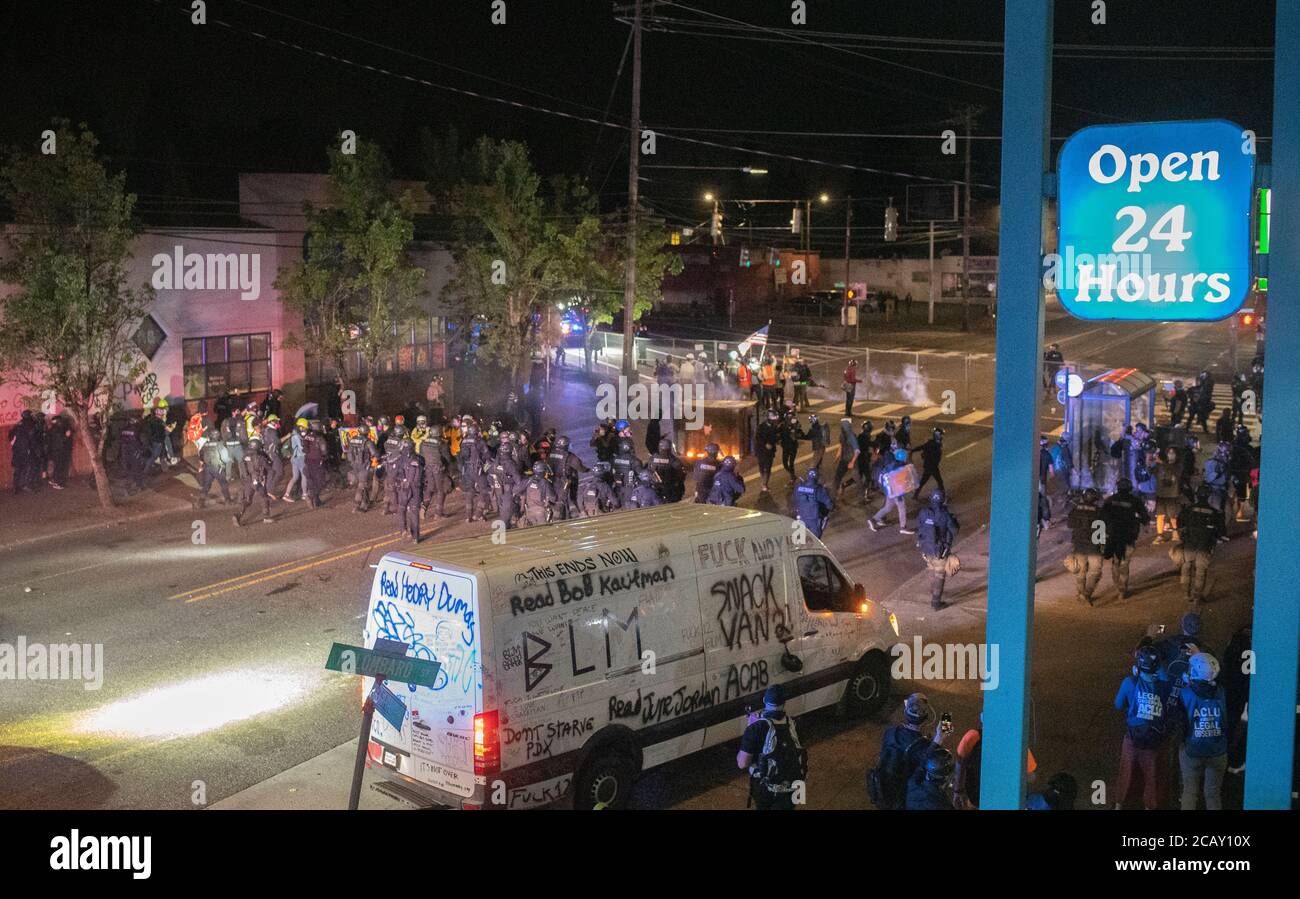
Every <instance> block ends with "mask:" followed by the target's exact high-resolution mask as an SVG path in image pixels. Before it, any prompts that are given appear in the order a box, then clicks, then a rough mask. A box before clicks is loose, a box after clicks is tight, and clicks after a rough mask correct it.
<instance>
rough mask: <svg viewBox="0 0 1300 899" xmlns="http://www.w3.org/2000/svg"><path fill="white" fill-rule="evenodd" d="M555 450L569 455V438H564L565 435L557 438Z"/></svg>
mask: <svg viewBox="0 0 1300 899" xmlns="http://www.w3.org/2000/svg"><path fill="white" fill-rule="evenodd" d="M555 448H556V449H557V450H559V451H560V452H562V453H567V452H568V451H569V438H568V437H566V436H564V435H563V434H561V435H560V436H559V437H556V438H555Z"/></svg>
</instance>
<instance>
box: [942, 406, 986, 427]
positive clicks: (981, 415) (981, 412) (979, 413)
mask: <svg viewBox="0 0 1300 899" xmlns="http://www.w3.org/2000/svg"><path fill="white" fill-rule="evenodd" d="M992 417H993V410H992V409H976V410H975V411H974V412H968V413H966V414H965V415H963V416H961V417H960V418H954V419H953V420H952V423H953V424H955V425H977V424H980V423H982V422H983V421H984V420H985V419H987V418H992Z"/></svg>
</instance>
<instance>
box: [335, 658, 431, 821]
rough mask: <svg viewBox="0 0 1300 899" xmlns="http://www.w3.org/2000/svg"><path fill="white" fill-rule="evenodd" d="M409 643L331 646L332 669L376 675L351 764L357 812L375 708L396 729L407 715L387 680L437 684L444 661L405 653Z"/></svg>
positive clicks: (351, 796) (351, 806)
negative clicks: (419, 657) (366, 646)
mask: <svg viewBox="0 0 1300 899" xmlns="http://www.w3.org/2000/svg"><path fill="white" fill-rule="evenodd" d="M406 649H407V644H405V643H403V642H401V641H400V640H385V639H383V638H382V637H381V638H379V639H377V640H375V645H374V648H373V649H366V648H365V647H362V646H350V645H348V644H346V643H335V644H334V645H333V646H331V647H330V654H329V657H328V658H327V659H326V660H325V667H326V668H327V669H328V670H330V671H340V672H342V673H343V674H359V675H361V676H362V677H373V678H374V679H375V683H374V685H373V686H372V687H371V688H370V693H369V694H368V695H367V696H366V701H365V703H364V704H363V705H362V706H361V737H360V739H359V740H358V741H357V755H356V761H355V763H354V764H353V767H352V789H351V791H350V792H349V793H348V811H350V812H354V811H356V809H357V805H358V804H359V803H360V801H361V776H362V772H364V771H365V767H366V748H367V746H368V745H369V744H370V724H371V722H372V721H374V718H375V710H376V709H378V710H379V714H380V715H382V716H383V717H384V719H385V720H386V721H387V722H388V723H389V724H391V725H392V726H393V728H394V729H396V730H401V729H402V722H403V721H404V720H405V719H406V703H405V702H403V701H402V700H401V699H400V698H399V697H398V696H397V695H396V694H394V693H393V691H392V690H390V689H388V685H387V684H386V683H385V681H389V680H393V681H397V682H398V683H404V684H414V685H415V686H418V687H430V688H432V687H433V686H434V683H435V682H436V680H437V677H438V671H439V669H441V667H442V665H441V663H439V662H437V661H431V660H429V659H415V658H410V657H408V656H407V655H406Z"/></svg>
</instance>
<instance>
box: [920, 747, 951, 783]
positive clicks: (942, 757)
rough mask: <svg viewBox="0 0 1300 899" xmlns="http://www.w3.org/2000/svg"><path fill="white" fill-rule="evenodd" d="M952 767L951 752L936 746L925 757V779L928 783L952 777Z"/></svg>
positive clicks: (940, 781)
mask: <svg viewBox="0 0 1300 899" xmlns="http://www.w3.org/2000/svg"><path fill="white" fill-rule="evenodd" d="M953 767H954V763H953V760H952V753H951V752H949V751H948V750H946V749H944V748H943V747H942V746H936V747H934V748H933V749H931V750H930V752H929V754H927V755H926V757H925V779H926V780H928V781H929V782H930V783H943V782H944V781H946V780H947V779H948V778H950V777H952V771H953Z"/></svg>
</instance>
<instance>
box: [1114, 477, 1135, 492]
mask: <svg viewBox="0 0 1300 899" xmlns="http://www.w3.org/2000/svg"><path fill="white" fill-rule="evenodd" d="M1132 490H1133V482H1132V481H1130V480H1129V479H1128V478H1120V479H1119V480H1118V481H1116V482H1115V492H1116V493H1131V492H1132Z"/></svg>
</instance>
